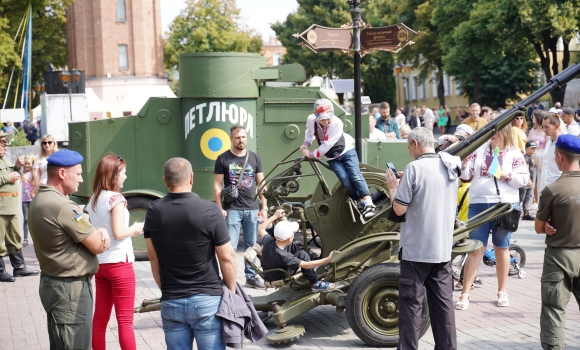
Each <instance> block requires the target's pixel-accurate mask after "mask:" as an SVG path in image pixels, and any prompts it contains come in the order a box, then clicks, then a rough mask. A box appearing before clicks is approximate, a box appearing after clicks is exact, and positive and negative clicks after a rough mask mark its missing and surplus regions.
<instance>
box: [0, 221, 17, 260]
mask: <svg viewBox="0 0 580 350" xmlns="http://www.w3.org/2000/svg"><path fill="white" fill-rule="evenodd" d="M18 226H19V225H18V216H16V215H0V257H2V256H6V253H7V252H8V254H16V253H18V252H19V251H20V250H21V249H22V242H21V240H22V236H21V235H20V227H18Z"/></svg>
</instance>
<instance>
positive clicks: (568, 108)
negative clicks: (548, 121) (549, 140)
mask: <svg viewBox="0 0 580 350" xmlns="http://www.w3.org/2000/svg"><path fill="white" fill-rule="evenodd" d="M562 113H564V114H570V115H574V114H575V111H574V110H573V109H572V108H570V107H566V108H564V109H563V110H562Z"/></svg>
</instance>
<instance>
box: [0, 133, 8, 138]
mask: <svg viewBox="0 0 580 350" xmlns="http://www.w3.org/2000/svg"><path fill="white" fill-rule="evenodd" d="M8 135H9V134H8V133H7V132H0V139H1V138H3V137H6V136H8Z"/></svg>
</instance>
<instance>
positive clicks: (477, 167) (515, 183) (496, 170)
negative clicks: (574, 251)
mask: <svg viewBox="0 0 580 350" xmlns="http://www.w3.org/2000/svg"><path fill="white" fill-rule="evenodd" d="M494 174H495V175H494ZM461 178H462V179H464V180H469V179H472V181H471V186H470V190H469V212H468V216H469V218H472V217H474V216H476V215H477V214H480V213H482V212H483V211H485V210H487V209H489V208H491V207H493V206H494V205H496V204H497V203H511V204H512V206H513V209H514V210H513V212H512V213H510V214H508V215H506V216H505V217H502V218H500V219H498V220H496V221H491V222H488V223H486V224H484V225H482V226H480V227H478V228H476V229H475V230H473V231H472V232H470V234H469V238H470V239H474V240H479V241H481V242H482V243H483V247H482V248H481V249H478V250H476V251H474V252H471V253H470V254H469V255H468V257H467V260H466V262H465V276H464V277H465V280H464V283H463V290H462V292H461V293H462V294H461V296H460V298H459V301H458V302H457V304H456V305H455V308H456V309H458V310H466V309H467V307H468V306H469V290H470V289H471V284H472V283H473V280H474V278H475V274H476V273H477V269H478V267H479V265H480V264H481V261H482V258H483V254H484V251H485V249H486V248H487V242H488V238H489V234H490V232H491V236H492V242H493V246H494V248H495V256H496V259H497V264H496V273H497V282H498V292H497V298H498V300H497V306H499V307H506V306H509V299H508V295H507V286H506V284H507V277H508V272H509V261H510V255H509V245H510V238H511V235H512V233H513V231H515V230H516V229H517V226H514V224H515V225H517V222H518V220H519V205H520V203H519V201H520V197H519V188H520V187H524V186H526V185H527V184H528V180H529V178H530V175H529V173H528V167H527V166H526V161H525V159H524V156H523V155H522V152H520V150H519V149H518V148H517V146H516V145H515V144H514V139H513V135H512V126H511V125H508V126H506V127H505V128H503V129H501V130H500V131H499V132H498V133H497V134H495V135H494V136H493V137H492V138H491V140H490V141H488V142H486V143H485V144H484V145H483V146H481V147H480V148H479V149H477V150H476V151H475V152H473V153H472V154H471V155H469V156H468V157H467V158H465V159H464V160H463V164H462V168H461ZM510 218H511V219H512V221H511V222H510V220H509V219H510ZM514 219H515V222H514V221H513V220H514ZM498 221H502V222H500V223H498ZM500 226H504V227H510V229H506V228H503V227H500ZM514 228H515V229H514Z"/></svg>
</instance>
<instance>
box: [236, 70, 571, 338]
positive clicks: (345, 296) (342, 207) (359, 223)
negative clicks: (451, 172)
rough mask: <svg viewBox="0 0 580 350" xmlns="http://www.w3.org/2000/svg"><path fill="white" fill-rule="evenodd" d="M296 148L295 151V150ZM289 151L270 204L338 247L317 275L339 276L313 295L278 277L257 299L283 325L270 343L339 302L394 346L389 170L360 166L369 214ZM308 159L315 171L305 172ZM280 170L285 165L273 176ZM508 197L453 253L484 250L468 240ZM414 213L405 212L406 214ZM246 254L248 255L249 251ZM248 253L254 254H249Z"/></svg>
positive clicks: (483, 134) (269, 179)
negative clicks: (306, 180)
mask: <svg viewBox="0 0 580 350" xmlns="http://www.w3.org/2000/svg"><path fill="white" fill-rule="evenodd" d="M578 74H580V65H573V66H570V67H568V68H567V69H566V70H564V71H562V72H561V73H560V74H558V75H556V76H555V77H553V78H552V79H550V81H549V82H548V84H547V85H546V86H544V87H542V88H541V89H539V90H538V91H536V92H534V93H533V94H531V95H530V96H529V97H527V98H526V99H524V100H522V101H521V102H519V103H516V104H515V105H514V106H513V107H512V108H511V109H509V110H507V111H505V112H504V113H502V114H501V115H500V116H499V117H497V118H496V119H494V120H493V121H491V122H490V123H488V124H487V125H485V126H484V127H483V128H481V129H479V130H478V131H476V132H475V133H474V134H473V135H472V136H471V137H469V138H467V139H465V140H464V141H461V142H459V143H456V144H455V145H453V146H452V147H451V148H449V149H447V152H449V153H450V154H452V155H456V156H459V157H460V158H462V159H463V158H465V157H466V156H468V155H469V154H471V153H472V152H473V151H475V150H476V149H477V148H479V147H480V146H482V145H483V144H485V143H486V142H487V141H488V140H489V139H490V138H491V137H492V136H493V135H494V134H496V133H497V132H498V131H499V130H501V129H502V128H504V127H506V126H508V125H509V124H510V123H511V122H512V120H513V119H514V118H515V117H516V116H518V115H524V114H525V110H526V107H528V106H529V105H531V104H532V103H533V102H534V101H536V100H538V99H539V98H540V97H541V96H543V95H545V94H547V93H548V92H550V91H551V90H553V89H556V88H560V87H561V86H563V85H565V84H566V83H567V82H569V81H570V80H571V79H573V78H574V77H576V76H577V75H578ZM296 151H297V150H295V151H294V152H296ZM294 152H292V153H291V154H290V155H288V157H286V158H285V159H283V160H282V161H281V162H280V163H279V164H278V166H277V167H275V168H274V169H273V170H272V171H271V172H270V174H268V176H266V179H265V182H264V183H263V184H262V187H261V189H263V190H264V191H265V194H266V196H267V198H268V203H275V205H274V206H273V207H272V208H271V209H272V210H275V209H277V208H284V209H285V210H286V212H287V213H288V216H289V217H290V218H291V219H292V218H294V219H298V220H299V221H300V223H301V225H302V233H303V239H304V243H305V245H306V244H307V243H308V241H307V238H308V237H307V234H306V232H307V230H310V231H311V232H315V233H316V235H317V236H318V238H317V239H319V240H320V243H319V244H320V245H321V248H322V256H323V257H324V256H327V255H328V254H329V253H330V252H331V251H333V256H332V260H331V262H330V263H329V264H327V265H323V266H320V267H319V268H318V270H317V272H318V277H319V278H321V279H324V280H325V281H330V282H334V283H335V284H336V285H337V288H336V289H334V290H331V291H328V292H322V293H312V292H311V291H310V289H309V288H308V284H307V283H305V282H304V280H303V279H302V278H301V277H299V276H298V277H297V276H288V277H287V278H286V279H285V280H283V281H279V284H278V286H279V287H280V288H279V289H278V290H277V291H275V292H274V293H272V294H269V295H267V296H262V297H254V298H252V301H253V303H254V306H255V307H256V309H257V310H260V311H268V312H272V314H271V316H270V317H273V319H274V321H275V323H276V325H278V328H277V329H275V330H273V331H271V332H270V333H269V334H268V337H267V338H268V340H269V341H270V342H275V343H277V342H281V341H282V342H286V341H289V340H293V339H295V338H297V337H298V336H299V335H301V334H303V332H304V328H303V327H301V326H297V325H295V324H294V325H288V322H289V321H290V320H292V319H293V318H294V317H296V316H298V315H300V314H302V313H304V312H306V311H308V310H310V309H312V308H314V307H316V306H318V305H323V304H326V305H334V306H336V308H337V312H338V313H340V312H342V311H343V310H345V309H346V317H347V320H348V322H349V324H350V326H351V328H352V330H353V331H354V332H355V334H356V335H357V336H358V337H359V338H360V339H361V340H363V341H364V342H365V343H367V344H369V345H372V346H381V347H382V346H396V344H397V343H398V338H399V336H398V333H399V329H398V297H399V288H398V284H399V266H398V262H399V260H398V251H399V223H397V222H394V221H391V220H389V215H388V214H389V211H390V210H391V203H390V199H389V198H388V191H387V189H386V184H385V183H384V176H385V175H384V172H383V170H381V169H378V168H375V167H371V166H369V165H365V164H360V167H361V171H362V173H363V176H364V178H365V180H366V181H367V184H368V186H369V189H370V190H371V193H372V194H373V196H374V200H375V204H376V205H377V207H378V213H377V215H375V216H374V217H372V218H370V219H368V220H365V219H364V218H363V217H362V216H361V215H360V213H359V212H358V210H357V204H356V203H355V202H354V201H353V200H351V199H350V198H349V197H348V194H347V192H346V190H345V189H344V188H343V186H342V185H341V184H340V182H339V183H337V184H336V185H335V186H334V187H333V188H332V189H331V188H330V187H329V186H328V184H327V183H326V181H325V180H324V178H323V177H322V175H321V172H320V168H321V167H323V168H326V167H328V166H327V165H326V164H325V163H323V162H322V161H318V160H310V159H306V158H302V157H301V158H294V159H291V158H290V157H291V156H292V154H294ZM303 165H308V166H309V167H310V168H311V169H312V172H311V173H306V174H305V172H303V169H302V166H303ZM276 168H283V170H281V171H279V172H278V173H276V175H274V176H271V174H272V173H273V172H274V171H275V169H276ZM305 176H315V177H317V178H318V180H319V183H318V186H317V187H316V189H315V190H314V191H313V193H312V195H311V196H309V197H308V198H307V199H306V201H304V202H293V201H292V198H291V197H290V195H291V193H292V192H295V191H297V190H298V188H299V179H300V178H303V177H305ZM512 209H513V208H512V206H511V204H509V203H499V204H497V205H495V206H494V207H492V208H490V209H488V210H486V211H485V212H483V213H481V214H480V215H478V216H476V217H473V218H470V219H469V221H468V222H466V223H461V224H460V225H456V229H455V231H454V232H453V242H454V244H453V252H454V253H456V254H464V253H469V252H471V251H474V250H476V249H479V248H480V247H481V242H479V241H473V240H469V239H468V234H469V232H470V231H472V230H474V229H475V228H477V227H479V226H481V225H482V224H484V223H487V222H489V221H491V220H495V219H497V218H499V217H501V216H503V215H507V214H508V213H509V212H511V211H512ZM409 219H413V218H407V220H409ZM247 255H248V254H247ZM249 255H250V256H249V258H250V260H251V258H252V257H253V254H249ZM421 317H422V322H421V335H423V334H424V333H425V332H426V331H427V329H428V328H429V311H428V307H427V303H426V301H424V302H423V313H422V315H421Z"/></svg>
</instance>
